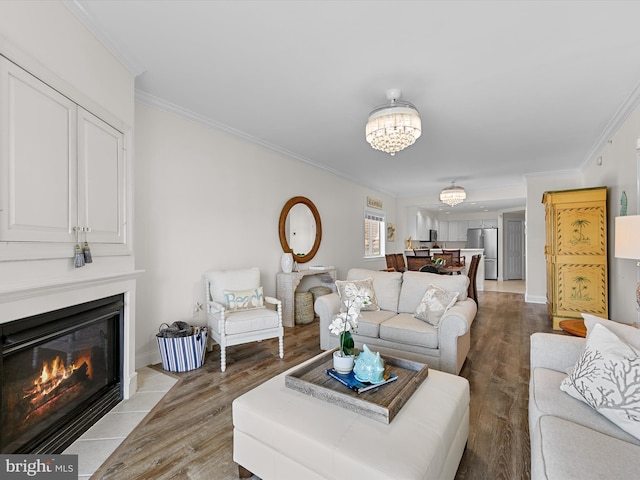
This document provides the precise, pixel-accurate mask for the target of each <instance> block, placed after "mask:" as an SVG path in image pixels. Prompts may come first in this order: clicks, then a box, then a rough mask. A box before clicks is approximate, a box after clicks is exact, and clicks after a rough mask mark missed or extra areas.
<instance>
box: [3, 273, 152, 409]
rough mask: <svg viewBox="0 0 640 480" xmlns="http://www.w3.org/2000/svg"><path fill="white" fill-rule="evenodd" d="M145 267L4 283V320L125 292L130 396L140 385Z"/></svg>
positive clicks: (126, 385) (125, 371) (125, 376)
mask: <svg viewBox="0 0 640 480" xmlns="http://www.w3.org/2000/svg"><path fill="white" fill-rule="evenodd" d="M143 273H144V270H127V271H122V272H117V273H104V272H103V273H101V274H99V275H95V276H91V275H83V276H78V277H72V278H70V277H68V276H67V277H64V278H48V279H44V280H41V281H29V282H16V283H14V284H11V285H6V284H5V285H3V286H2V287H0V323H7V322H11V321H14V320H19V319H21V318H26V317H31V316H34V315H39V314H41V313H47V312H51V311H54V310H59V309H61V308H66V307H70V306H73V305H78V304H81V303H85V302H90V301H93V300H98V299H100V298H105V297H109V296H112V295H119V294H124V335H123V337H124V349H123V365H122V367H123V379H122V384H123V393H124V398H130V397H131V396H132V395H133V394H134V393H135V391H136V389H137V380H136V372H135V290H136V278H137V277H139V276H140V275H142V274H143Z"/></svg>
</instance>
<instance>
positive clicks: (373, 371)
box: [353, 344, 384, 383]
mask: <svg viewBox="0 0 640 480" xmlns="http://www.w3.org/2000/svg"><path fill="white" fill-rule="evenodd" d="M353 373H354V374H355V376H356V379H357V380H359V381H361V382H369V383H381V382H384V360H382V358H381V357H380V352H376V353H373V352H372V351H371V350H370V349H369V347H367V345H366V344H363V345H362V352H360V353H359V354H358V358H357V359H356V362H355V366H354V367H353Z"/></svg>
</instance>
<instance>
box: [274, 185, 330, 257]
mask: <svg viewBox="0 0 640 480" xmlns="http://www.w3.org/2000/svg"><path fill="white" fill-rule="evenodd" d="M299 203H302V204H304V205H306V206H307V207H308V208H309V210H311V214H312V215H313V219H314V221H315V222H316V238H315V241H314V242H313V246H312V247H311V251H309V252H308V253H307V254H306V255H296V254H295V253H293V251H292V250H291V247H289V242H288V241H287V232H286V224H287V215H289V211H290V210H291V209H292V208H293V207H294V205H297V204H299ZM278 232H279V234H280V245H282V250H284V251H285V252H291V253H292V254H293V260H294V261H295V262H298V263H306V262H308V261H310V260H311V259H312V258H313V257H314V256H315V254H316V253H317V252H318V248H320V241H321V240H322V222H321V221H320V214H319V213H318V209H317V208H316V206H315V205H314V204H313V202H312V201H311V200H309V199H308V198H307V197H293V198H291V199H289V200H288V201H287V203H285V204H284V207H282V212H281V213H280V221H279V222H278Z"/></svg>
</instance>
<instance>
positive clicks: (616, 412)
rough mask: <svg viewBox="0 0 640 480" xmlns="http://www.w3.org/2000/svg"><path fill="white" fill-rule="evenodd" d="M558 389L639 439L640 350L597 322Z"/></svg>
mask: <svg viewBox="0 0 640 480" xmlns="http://www.w3.org/2000/svg"><path fill="white" fill-rule="evenodd" d="M560 390H563V391H565V392H567V393H568V394H569V395H571V396H572V397H574V398H577V399H578V400H580V401H582V402H584V403H586V404H587V405H589V406H590V407H592V408H594V409H595V410H596V411H597V412H599V413H600V414H602V415H604V416H605V417H606V418H608V419H609V420H611V421H612V422H613V423H615V424H616V425H617V426H618V427H620V428H621V429H622V430H624V431H625V432H627V433H629V434H631V435H633V436H634V437H636V438H637V439H639V440H640V352H639V351H638V350H636V349H635V348H633V347H632V346H630V345H627V344H626V343H624V342H623V341H622V340H620V339H619V338H618V337H617V336H616V335H615V334H614V333H612V332H611V331H610V330H609V329H608V328H607V327H605V326H603V325H601V324H596V325H594V327H593V330H592V331H591V332H590V334H589V336H588V337H587V340H586V344H585V348H584V351H583V352H582V355H581V356H580V358H579V359H578V361H577V362H576V364H575V366H574V367H573V371H572V372H571V373H570V374H569V376H568V377H567V378H565V379H564V380H563V381H562V384H560Z"/></svg>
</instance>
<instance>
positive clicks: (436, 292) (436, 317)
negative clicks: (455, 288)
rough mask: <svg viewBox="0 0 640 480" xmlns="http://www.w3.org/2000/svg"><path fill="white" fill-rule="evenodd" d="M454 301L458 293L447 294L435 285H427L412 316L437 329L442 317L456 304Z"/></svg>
mask: <svg viewBox="0 0 640 480" xmlns="http://www.w3.org/2000/svg"><path fill="white" fill-rule="evenodd" d="M456 300H458V292H447V291H446V290H443V289H442V288H440V287H436V286H435V285H429V287H428V288H427V291H426V292H424V296H423V297H422V300H420V304H419V305H418V308H416V311H415V313H414V314H413V316H414V317H416V318H417V319H418V320H422V321H423V322H427V323H429V324H431V325H433V326H434V327H438V325H440V319H441V318H442V315H444V313H445V312H446V311H447V310H449V309H450V308H451V307H452V306H453V304H454V303H456Z"/></svg>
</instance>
